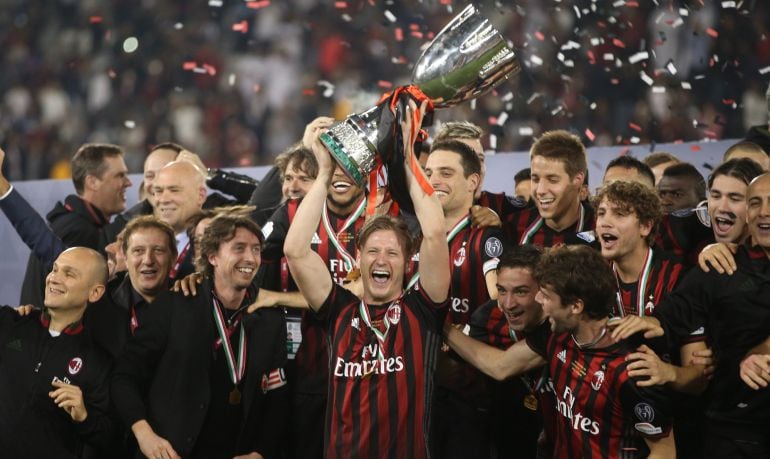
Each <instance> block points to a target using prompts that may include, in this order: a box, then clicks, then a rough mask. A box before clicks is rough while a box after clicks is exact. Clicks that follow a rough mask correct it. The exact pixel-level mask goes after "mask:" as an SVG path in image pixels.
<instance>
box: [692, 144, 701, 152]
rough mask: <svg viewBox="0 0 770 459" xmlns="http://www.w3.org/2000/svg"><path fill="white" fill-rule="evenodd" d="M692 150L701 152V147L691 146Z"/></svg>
mask: <svg viewBox="0 0 770 459" xmlns="http://www.w3.org/2000/svg"><path fill="white" fill-rule="evenodd" d="M690 150H692V151H700V150H701V148H700V145H690Z"/></svg>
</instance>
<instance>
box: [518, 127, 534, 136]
mask: <svg viewBox="0 0 770 459" xmlns="http://www.w3.org/2000/svg"><path fill="white" fill-rule="evenodd" d="M534 133H535V130H534V129H533V128H532V127H531V126H521V127H520V128H519V135H521V136H525V137H528V136H531V135H533V134H534Z"/></svg>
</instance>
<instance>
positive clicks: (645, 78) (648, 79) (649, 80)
mask: <svg viewBox="0 0 770 459" xmlns="http://www.w3.org/2000/svg"><path fill="white" fill-rule="evenodd" d="M639 77H640V78H641V79H642V81H644V82H645V83H647V86H652V83H653V80H652V77H651V76H649V75H647V74H646V73H644V71H641V72H639Z"/></svg>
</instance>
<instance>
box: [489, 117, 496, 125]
mask: <svg viewBox="0 0 770 459" xmlns="http://www.w3.org/2000/svg"><path fill="white" fill-rule="evenodd" d="M489 124H497V117H496V116H490V117H489Z"/></svg>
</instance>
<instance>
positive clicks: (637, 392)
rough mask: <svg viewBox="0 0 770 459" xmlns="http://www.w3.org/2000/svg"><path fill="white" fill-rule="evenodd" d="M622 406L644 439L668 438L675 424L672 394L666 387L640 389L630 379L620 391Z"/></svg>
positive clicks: (633, 380) (634, 381)
mask: <svg viewBox="0 0 770 459" xmlns="http://www.w3.org/2000/svg"><path fill="white" fill-rule="evenodd" d="M620 399H621V405H622V406H623V411H624V412H625V415H626V418H627V419H631V420H632V425H633V428H634V430H635V431H637V432H639V434H641V435H642V436H644V437H648V438H660V437H666V436H668V434H669V432H670V431H671V426H672V422H673V413H672V410H671V406H672V400H671V393H670V392H669V390H668V389H667V388H666V387H664V386H652V387H639V386H638V385H637V384H636V380H635V379H633V378H628V380H627V381H626V382H625V383H624V384H623V386H622V387H621V390H620Z"/></svg>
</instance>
